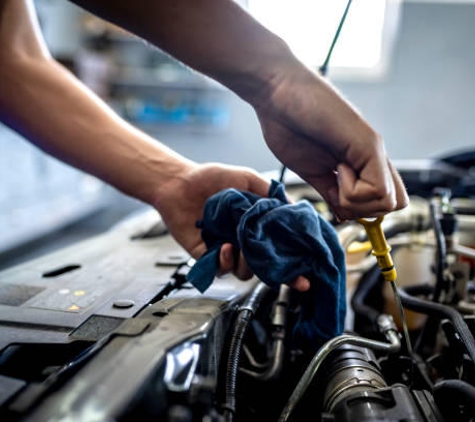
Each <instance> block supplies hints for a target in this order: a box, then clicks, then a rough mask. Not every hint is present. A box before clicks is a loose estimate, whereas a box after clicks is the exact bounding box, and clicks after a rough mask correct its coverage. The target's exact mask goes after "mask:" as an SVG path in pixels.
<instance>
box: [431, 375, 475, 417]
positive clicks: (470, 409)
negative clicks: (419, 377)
mask: <svg viewBox="0 0 475 422" xmlns="http://www.w3.org/2000/svg"><path fill="white" fill-rule="evenodd" d="M433 394H434V400H435V402H436V404H437V407H439V409H440V410H441V411H442V413H443V415H444V417H447V418H449V417H452V418H453V417H454V416H455V415H457V413H459V412H460V406H462V407H463V412H464V414H465V415H466V416H467V420H472V417H473V415H474V414H475V387H474V386H473V385H471V384H469V383H467V382H465V381H462V380H456V379H454V380H444V381H440V382H438V383H437V384H435V385H434V389H433Z"/></svg>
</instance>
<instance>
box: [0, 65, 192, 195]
mask: <svg viewBox="0 0 475 422" xmlns="http://www.w3.org/2000/svg"><path fill="white" fill-rule="evenodd" d="M0 76H1V79H2V81H3V82H2V84H1V86H0V91H1V92H0V119H1V120H3V121H5V122H6V123H7V124H8V125H10V126H11V127H13V128H14V129H16V130H17V131H19V132H20V133H21V134H22V135H24V136H25V137H26V138H27V139H29V140H31V141H33V142H34V143H35V144H36V145H38V146H39V147H40V148H42V149H43V150H44V151H46V152H47V153H49V154H51V155H53V156H55V157H57V158H59V159H61V160H63V161H65V162H68V163H70V164H71V165H73V166H75V167H77V168H79V169H82V170H84V171H86V172H88V173H90V174H92V175H94V176H96V177H98V178H100V179H102V180H104V181H105V182H107V183H109V184H111V185H112V186H114V187H116V188H117V189H119V190H121V191H123V192H124V193H126V194H128V195H131V196H134V197H136V198H138V199H140V200H143V201H145V202H148V203H152V202H153V201H154V200H155V195H156V193H157V192H154V191H152V189H155V190H156V189H157V186H158V185H159V184H160V181H162V180H163V181H166V179H167V178H169V177H170V175H179V174H180V172H181V171H182V170H183V168H185V167H187V166H188V165H190V163H189V162H188V161H187V160H185V159H184V158H183V157H181V156H179V155H177V154H175V153H173V152H172V151H171V150H169V149H168V148H166V147H164V146H163V145H161V144H159V143H158V142H157V141H156V140H154V139H152V138H150V137H148V136H147V135H146V134H144V133H142V132H141V131H139V130H137V129H135V128H133V127H132V126H130V125H129V124H128V123H126V122H125V121H124V120H122V119H121V118H119V117H118V116H117V115H116V114H115V113H114V112H113V111H112V110H111V109H110V108H109V107H108V106H107V105H106V104H105V103H103V102H102V101H101V100H100V99H99V98H97V97H96V96H95V95H94V94H92V93H91V92H90V91H89V90H88V89H87V88H85V87H84V86H83V85H82V84H81V83H80V82H79V81H78V80H77V79H76V78H75V77H74V76H73V75H72V74H70V73H69V72H68V71H67V70H66V69H64V68H63V67H62V66H60V65H59V64H57V63H56V62H54V61H53V60H51V59H47V58H42V59H38V58H35V59H31V60H30V59H28V58H23V59H21V60H19V61H17V62H15V61H10V62H9V63H8V64H7V65H6V66H3V67H2V70H0ZM151 180H153V181H154V183H151Z"/></svg>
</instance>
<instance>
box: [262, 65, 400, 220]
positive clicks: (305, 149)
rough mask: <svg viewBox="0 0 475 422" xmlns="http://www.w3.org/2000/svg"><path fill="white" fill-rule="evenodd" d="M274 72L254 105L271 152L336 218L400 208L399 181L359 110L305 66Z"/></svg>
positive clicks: (372, 215) (373, 213) (373, 214)
mask: <svg viewBox="0 0 475 422" xmlns="http://www.w3.org/2000/svg"><path fill="white" fill-rule="evenodd" d="M279 72H280V75H278V76H276V78H275V81H274V82H273V83H272V84H271V86H272V88H271V89H270V91H268V92H266V94H265V97H264V98H260V99H259V101H257V102H256V103H254V107H255V110H256V113H257V115H258V117H259V121H260V123H261V126H262V129H263V133H264V137H265V139H266V142H267V144H268V146H269V148H270V149H271V150H272V151H273V153H274V155H275V156H276V157H277V158H278V159H279V160H280V161H281V162H282V163H283V164H284V165H285V166H287V167H288V168H289V169H291V170H293V171H294V172H295V173H297V174H298V175H299V176H300V177H301V178H302V179H304V180H305V181H307V182H308V183H309V184H310V185H311V186H313V187H314V188H315V189H317V191H318V192H319V193H320V194H321V195H322V196H323V198H324V199H325V200H326V202H327V203H328V204H329V206H330V207H331V208H332V210H333V212H334V213H335V215H336V216H337V218H339V219H340V220H351V219H356V218H359V217H375V216H379V215H384V214H386V213H388V212H391V211H394V210H397V209H401V208H404V207H405V206H406V205H407V203H408V197H407V193H406V191H405V187H404V185H403V182H402V180H401V178H400V176H399V174H398V173H397V171H396V170H395V168H394V167H393V165H392V164H391V163H390V161H389V160H388V157H387V156H386V152H385V149H384V145H383V141H382V139H381V137H380V136H379V135H378V134H377V133H376V132H375V131H374V130H373V129H372V128H371V127H370V126H369V125H368V123H367V122H366V121H365V120H364V119H363V118H362V117H361V116H360V114H359V113H358V112H357V111H356V110H355V109H354V108H353V107H352V106H351V105H350V104H349V103H347V102H346V101H345V100H344V99H343V98H342V97H341V96H340V95H339V94H338V93H337V92H336V91H335V89H334V88H333V87H331V86H330V85H329V84H328V83H327V82H326V81H325V80H323V79H322V78H321V77H320V76H319V75H317V74H315V73H313V72H311V71H310V70H308V69H306V68H305V67H303V66H302V67H301V68H300V67H297V69H295V68H294V67H292V69H284V68H282V69H280V71H279Z"/></svg>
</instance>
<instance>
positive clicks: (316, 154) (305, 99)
mask: <svg viewBox="0 0 475 422" xmlns="http://www.w3.org/2000/svg"><path fill="white" fill-rule="evenodd" d="M74 3H77V4H78V5H80V6H83V7H85V8H86V9H88V10H90V11H92V12H93V13H96V14H97V15H99V16H101V17H103V18H105V19H107V20H109V21H112V22H114V23H116V24H118V25H120V26H122V27H124V28H126V29H128V30H130V31H132V32H134V33H135V34H137V35H139V36H141V37H142V38H144V39H146V40H148V41H149V42H151V43H153V44H155V45H157V46H159V47H160V48H162V49H164V50H165V51H168V52H169V53H171V54H172V55H174V56H175V57H176V58H178V59H180V60H182V61H183V62H184V63H186V64H188V65H189V66H191V67H193V68H194V69H197V70H199V71H201V72H203V73H205V74H207V75H208V76H210V77H212V78H214V79H216V80H218V81H219V82H221V83H223V84H224V85H225V86H227V87H228V88H230V89H231V90H233V91H234V92H235V93H237V94H238V95H239V96H241V97H242V98H243V99H245V100H246V101H248V102H249V103H250V104H251V105H252V106H253V107H254V109H255V110H256V113H257V116H258V118H259V121H260V123H261V126H262V130H263V134H264V137H265V140H266V142H267V144H268V146H269V147H270V149H271V150H272V151H273V153H274V154H275V156H276V157H277V158H279V159H280V160H281V161H282V163H283V164H285V165H286V166H287V167H289V168H290V169H292V170H294V171H295V172H296V173H297V174H299V175H300V176H301V177H302V178H303V179H304V180H306V181H307V182H309V183H310V184H311V185H312V186H313V187H315V188H316V189H317V190H318V191H319V192H320V193H321V194H322V196H323V197H324V198H325V199H326V200H327V202H328V203H329V204H330V205H331V206H332V207H333V210H334V211H335V213H336V214H337V215H338V216H339V217H340V218H342V219H352V218H356V217H362V216H366V217H369V216H376V215H381V214H385V213H387V212H390V211H393V210H395V209H400V208H403V207H405V206H406V205H407V201H408V198H407V194H406V192H405V188H404V186H403V183H402V180H401V178H400V176H399V174H398V173H397V171H396V170H395V169H394V167H393V165H392V164H391V162H390V161H389V159H388V157H387V156H386V151H385V147H384V143H383V140H382V138H381V136H380V135H379V134H378V133H376V131H375V130H374V129H373V128H372V127H371V126H370V125H369V124H368V122H366V120H365V119H364V118H363V117H362V116H361V115H360V113H358V112H357V111H356V109H355V108H354V107H353V106H352V105H351V104H349V103H348V102H347V101H346V100H345V99H344V98H343V97H342V96H341V95H340V94H339V93H338V92H337V91H336V90H335V89H334V88H333V87H332V86H331V85H330V84H329V83H328V82H327V81H325V80H323V79H322V78H321V77H320V76H319V75H318V74H317V73H316V72H314V71H311V70H310V69H308V68H306V67H305V66H304V65H303V64H302V63H300V62H299V61H298V60H297V59H296V58H295V57H294V56H293V54H292V53H291V51H290V50H289V48H288V47H287V45H286V44H285V43H284V42H283V41H282V40H281V39H280V38H279V37H277V36H276V35H275V34H273V33H272V32H270V31H268V30H267V29H266V28H264V27H263V26H262V25H260V24H259V23H258V22H257V21H256V20H254V19H253V18H252V17H251V16H250V15H249V14H247V13H246V12H245V11H244V10H243V9H242V8H241V7H240V6H239V5H237V4H236V3H235V2H233V1H232V0H157V1H150V0H136V1H134V2H130V1H128V0H74Z"/></svg>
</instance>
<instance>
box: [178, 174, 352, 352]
mask: <svg viewBox="0 0 475 422" xmlns="http://www.w3.org/2000/svg"><path fill="white" fill-rule="evenodd" d="M197 227H199V228H201V229H202V231H201V236H202V238H203V241H204V242H205V244H206V246H207V248H208V251H207V252H206V253H205V254H204V255H203V256H202V257H201V258H200V259H199V260H198V261H197V262H196V263H195V265H194V266H193V267H192V268H191V270H190V271H189V272H188V275H187V278H188V281H190V282H191V283H192V284H193V285H194V286H195V287H196V288H197V289H198V290H199V291H200V292H204V291H205V290H206V289H207V288H208V287H209V286H210V284H211V283H212V282H213V280H214V278H215V277H216V275H217V273H218V269H219V251H220V248H221V245H222V244H223V243H232V245H233V246H234V247H235V248H236V249H240V250H241V251H242V253H243V256H244V259H245V260H246V262H247V265H248V266H249V268H250V269H251V270H252V272H253V273H254V274H255V275H256V276H257V277H258V278H259V279H260V280H262V281H263V282H264V283H266V284H267V285H269V286H270V287H271V288H274V289H278V287H279V286H280V285H281V284H282V283H285V284H290V283H291V282H292V281H294V280H295V279H296V278H297V276H299V275H303V276H305V277H307V278H308V279H309V280H310V284H311V287H310V290H309V291H308V292H305V293H303V294H301V296H300V298H301V314H300V316H299V320H298V321H297V324H296V326H295V329H294V334H295V335H296V337H297V339H301V340H302V341H303V342H306V343H308V342H310V344H311V345H314V346H316V345H320V344H321V342H322V341H326V340H328V339H330V338H333V337H335V336H337V335H339V334H341V333H342V332H343V328H344V321H345V315H346V296H345V291H346V279H345V276H346V268H345V255H344V252H343V249H342V247H341V245H340V242H339V240H338V236H337V234H336V230H335V229H334V227H333V226H332V225H331V224H330V223H329V222H328V221H326V220H325V219H324V218H323V217H322V216H320V214H318V213H317V211H316V210H315V208H314V207H313V206H312V205H311V204H310V203H309V202H308V201H299V202H297V203H294V204H289V202H288V201H287V198H286V195H285V188H284V185H283V184H282V183H279V182H276V181H272V183H271V187H270V190H269V198H262V197H260V196H258V195H255V194H253V193H251V192H245V191H239V190H236V189H225V190H223V191H221V192H218V193H217V194H215V195H213V196H212V197H210V198H209V199H208V201H207V202H206V204H205V208H204V212H203V218H202V220H200V221H198V222H197Z"/></svg>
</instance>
